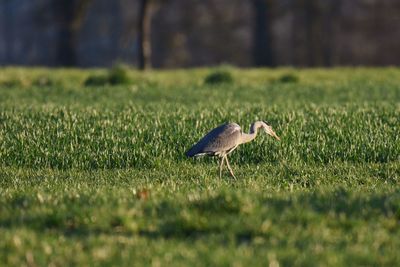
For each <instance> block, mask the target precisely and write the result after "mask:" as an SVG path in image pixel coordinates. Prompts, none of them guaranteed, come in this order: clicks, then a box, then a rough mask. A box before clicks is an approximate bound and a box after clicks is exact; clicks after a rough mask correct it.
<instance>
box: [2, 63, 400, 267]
mask: <svg viewBox="0 0 400 267" xmlns="http://www.w3.org/2000/svg"><path fill="white" fill-rule="evenodd" d="M211 71H212V69H194V70H174V71H152V72H148V73H139V72H136V71H130V72H129V73H128V74H129V77H128V79H129V80H130V81H132V84H130V85H118V86H111V85H99V86H90V87H85V85H84V84H85V81H86V80H87V78H88V77H94V76H96V75H100V76H101V75H105V74H106V73H107V71H106V70H101V69H98V70H77V69H55V70H48V69H40V68H33V69H23V68H3V69H0V95H1V97H0V196H1V197H0V237H1V238H0V265H8V266H20V265H28V266H35V265H36V266H44V265H50V264H51V265H53V266H65V265H72V266H76V265H83V266H89V265H90V266H91V265H105V266H116V265H125V266H132V265H139V266H140V265H154V266H157V265H161V266H187V265H193V266H210V265H211V266H213V265H222V266H231V265H236V266H266V265H271V266H277V265H276V264H277V263H278V264H279V265H281V266H321V265H322V266H377V265H379V266H381V265H386V266H395V265H398V262H400V256H399V253H398V251H399V249H400V134H399V133H400V69H397V68H356V69H350V68H338V69H330V70H324V69H311V70H308V69H304V70H297V69H285V68H283V69H276V70H269V69H259V70H241V69H235V68H232V67H230V68H229V72H230V73H231V75H232V77H233V80H234V82H233V83H230V84H227V83H221V84H212V85H206V84H205V83H204V79H205V77H207V75H208V74H209V73H210V72H211ZM288 73H290V75H292V76H293V77H296V82H279V80H280V79H281V78H282V77H284V76H285V75H288ZM255 120H267V121H268V122H269V123H270V124H271V125H272V126H273V128H274V129H275V130H276V132H277V134H278V135H279V136H280V137H281V141H280V142H277V141H276V140H273V139H272V138H269V137H267V136H266V135H260V136H259V137H258V138H257V139H256V140H255V141H253V142H252V143H249V144H246V145H243V146H241V147H239V148H238V149H237V150H236V151H235V152H234V153H233V154H232V155H231V157H230V162H231V164H232V167H233V168H234V171H235V173H236V176H237V177H238V180H237V181H235V180H232V179H231V178H230V177H229V176H228V173H227V172H225V174H224V177H223V178H222V179H219V178H218V167H217V161H216V159H212V158H201V159H186V158H185V157H184V152H185V150H186V149H188V148H189V147H190V146H191V145H192V144H193V143H194V142H196V141H197V140H198V139H199V138H200V137H201V136H202V135H203V134H205V133H206V132H207V131H208V130H210V129H212V128H213V127H215V126H217V125H219V124H221V123H223V122H226V121H234V122H237V123H239V124H240V125H242V127H243V128H244V130H245V131H248V128H249V124H250V123H252V122H253V121H255Z"/></svg>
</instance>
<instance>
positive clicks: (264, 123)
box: [262, 121, 281, 141]
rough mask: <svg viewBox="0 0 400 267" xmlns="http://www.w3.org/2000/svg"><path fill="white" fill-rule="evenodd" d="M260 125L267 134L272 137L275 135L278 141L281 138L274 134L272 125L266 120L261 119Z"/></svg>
mask: <svg viewBox="0 0 400 267" xmlns="http://www.w3.org/2000/svg"><path fill="white" fill-rule="evenodd" d="M262 127H263V129H264V131H265V132H266V133H267V134H269V135H270V136H272V137H275V138H276V139H277V140H278V141H279V140H281V139H280V138H279V136H277V135H276V133H275V132H274V130H272V127H271V126H269V125H268V123H267V122H266V121H263V123H262Z"/></svg>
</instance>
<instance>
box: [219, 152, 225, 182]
mask: <svg viewBox="0 0 400 267" xmlns="http://www.w3.org/2000/svg"><path fill="white" fill-rule="evenodd" d="M223 166H224V157H222V158H221V164H220V165H219V179H221V177H222V167H223Z"/></svg>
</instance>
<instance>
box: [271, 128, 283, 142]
mask: <svg viewBox="0 0 400 267" xmlns="http://www.w3.org/2000/svg"><path fill="white" fill-rule="evenodd" d="M271 136H272V137H275V138H276V140H278V141H280V140H281V139H280V138H279V136H277V135H276V133H275V132H274V131H272V130H271Z"/></svg>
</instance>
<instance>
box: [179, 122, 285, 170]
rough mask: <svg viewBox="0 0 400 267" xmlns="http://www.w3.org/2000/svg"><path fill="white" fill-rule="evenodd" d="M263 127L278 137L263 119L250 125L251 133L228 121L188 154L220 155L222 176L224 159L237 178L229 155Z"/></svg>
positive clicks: (252, 137) (194, 155)
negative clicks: (230, 163)
mask: <svg viewBox="0 0 400 267" xmlns="http://www.w3.org/2000/svg"><path fill="white" fill-rule="evenodd" d="M260 127H263V128H264V129H265V131H266V132H267V133H268V134H270V135H272V136H274V137H276V138H277V139H278V140H279V137H278V136H277V135H276V134H275V132H274V131H272V128H271V127H270V126H269V125H267V124H266V123H265V122H263V121H257V122H255V123H253V124H252V125H251V127H250V133H248V134H247V133H244V132H242V130H241V128H240V126H239V125H238V124H236V123H226V124H223V125H220V126H218V127H217V128H214V129H213V130H211V131H210V132H209V133H208V134H206V135H205V136H204V137H203V138H202V139H200V141H199V142H197V143H196V144H195V145H194V146H192V147H191V148H190V149H189V150H188V151H187V152H186V156H188V157H196V156H201V155H209V156H219V157H220V158H222V160H221V165H220V176H221V175H222V167H223V164H224V160H225V161H226V163H227V166H228V169H229V171H230V173H231V175H232V176H233V177H234V178H235V175H234V174H233V171H232V168H231V167H230V165H229V162H228V158H227V155H228V154H229V153H231V152H232V151H233V150H235V149H236V148H237V147H238V146H239V145H240V144H243V143H247V142H250V141H251V140H253V139H254V138H255V137H256V136H257V130H258V128H260Z"/></svg>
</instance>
